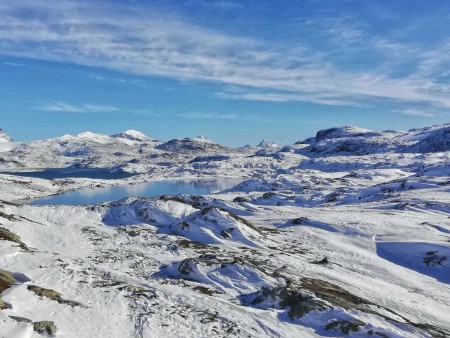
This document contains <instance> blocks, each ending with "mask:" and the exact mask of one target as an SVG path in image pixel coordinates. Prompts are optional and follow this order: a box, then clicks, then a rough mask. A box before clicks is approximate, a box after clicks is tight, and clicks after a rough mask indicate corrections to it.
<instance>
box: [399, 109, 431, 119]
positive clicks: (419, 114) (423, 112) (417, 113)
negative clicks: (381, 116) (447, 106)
mask: <svg viewBox="0 0 450 338" xmlns="http://www.w3.org/2000/svg"><path fill="white" fill-rule="evenodd" d="M396 112H398V113H400V114H402V115H406V116H414V117H425V118H426V117H434V116H436V114H435V113H433V112H430V111H429V110H428V111H427V110H420V109H404V110H396Z"/></svg>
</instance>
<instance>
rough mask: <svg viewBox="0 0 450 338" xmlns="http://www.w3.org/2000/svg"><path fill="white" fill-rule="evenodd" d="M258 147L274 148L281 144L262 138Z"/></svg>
mask: <svg viewBox="0 0 450 338" xmlns="http://www.w3.org/2000/svg"><path fill="white" fill-rule="evenodd" d="M256 147H257V148H272V149H274V148H280V147H281V146H280V145H279V144H277V143H274V142H269V141H266V140H262V141H261V142H259V144H258V145H257V146H256Z"/></svg>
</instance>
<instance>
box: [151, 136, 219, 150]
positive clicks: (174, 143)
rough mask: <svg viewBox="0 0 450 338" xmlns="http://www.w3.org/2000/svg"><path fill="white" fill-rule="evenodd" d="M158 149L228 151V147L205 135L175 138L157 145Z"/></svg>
mask: <svg viewBox="0 0 450 338" xmlns="http://www.w3.org/2000/svg"><path fill="white" fill-rule="evenodd" d="M156 149H160V150H164V151H170V152H193V151H194V152H195V151H207V152H211V151H226V150H228V148H227V147H225V146H222V145H220V144H217V143H214V142H213V141H211V140H209V139H207V138H206V137H204V136H199V137H196V138H182V139H173V140H170V141H168V142H165V143H162V144H160V145H158V146H156Z"/></svg>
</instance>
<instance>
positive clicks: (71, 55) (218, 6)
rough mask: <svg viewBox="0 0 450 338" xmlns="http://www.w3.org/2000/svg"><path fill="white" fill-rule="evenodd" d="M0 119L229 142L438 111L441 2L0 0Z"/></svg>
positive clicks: (449, 51) (449, 107)
mask: <svg viewBox="0 0 450 338" xmlns="http://www.w3.org/2000/svg"><path fill="white" fill-rule="evenodd" d="M0 18H1V20H0V128H1V129H4V130H5V131H6V132H7V133H8V134H9V135H11V136H12V137H13V139H14V140H16V141H30V140H36V139H43V138H51V137H57V136H61V135H64V134H73V135H76V134H78V133H80V132H83V131H92V132H97V133H103V134H114V133H118V132H121V131H124V130H128V129H134V130H139V131H141V132H143V133H145V134H146V135H148V136H150V137H153V138H157V139H160V140H169V139H172V138H181V137H195V136H197V135H205V136H206V137H208V138H210V139H212V140H213V141H215V142H218V143H221V144H225V145H229V146H242V145H245V144H253V145H254V144H257V143H259V142H260V141H261V140H262V139H265V140H268V141H274V142H277V143H280V144H291V143H294V142H296V141H299V140H302V139H305V138H307V137H310V136H313V135H314V134H315V133H316V132H317V131H318V130H320V129H324V128H330V127H333V126H340V125H353V126H359V127H364V128H369V129H377V130H385V129H397V130H407V129H410V128H413V127H423V126H429V125H433V124H440V123H445V122H449V121H450V29H448V27H449V26H450V2H447V1H423V0H420V1H418V0H397V1H392V0H378V1H372V0H353V1H350V0H340V1H331V0H328V1H325V0H305V1H298V0H283V1H273V0H241V1H235V0H178V1H175V0H152V1H150V0H148V1H144V0H120V1H119V0H101V1H100V0H76V1H69V0H59V1H51V0H39V1H35V0H20V1H11V0H0Z"/></svg>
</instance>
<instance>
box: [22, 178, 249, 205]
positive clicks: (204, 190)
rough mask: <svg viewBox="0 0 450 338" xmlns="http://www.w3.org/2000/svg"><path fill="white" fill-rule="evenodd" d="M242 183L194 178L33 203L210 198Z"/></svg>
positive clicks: (86, 191) (80, 192)
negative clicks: (189, 196)
mask: <svg viewBox="0 0 450 338" xmlns="http://www.w3.org/2000/svg"><path fill="white" fill-rule="evenodd" d="M241 182H242V179H194V180H167V181H156V182H147V183H139V184H133V185H116V186H113V187H108V188H97V189H95V188H89V189H81V190H75V191H69V192H66V193H63V194H60V195H55V196H50V197H46V198H42V199H39V200H35V201H33V202H31V203H30V204H32V205H49V204H63V205H92V204H98V203H102V202H106V201H115V200H119V199H121V198H124V197H155V196H160V195H176V194H194V195H206V194H210V193H213V192H219V191H223V190H227V189H230V188H232V187H234V186H236V185H237V184H239V183H241Z"/></svg>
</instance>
